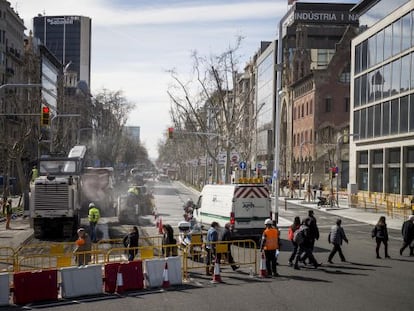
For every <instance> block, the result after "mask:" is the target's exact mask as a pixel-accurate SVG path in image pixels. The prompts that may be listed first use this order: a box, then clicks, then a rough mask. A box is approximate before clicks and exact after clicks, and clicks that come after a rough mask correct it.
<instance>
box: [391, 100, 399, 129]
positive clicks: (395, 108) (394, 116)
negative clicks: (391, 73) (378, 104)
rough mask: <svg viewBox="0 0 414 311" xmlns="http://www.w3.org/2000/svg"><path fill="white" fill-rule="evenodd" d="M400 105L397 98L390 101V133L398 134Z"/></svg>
mask: <svg viewBox="0 0 414 311" xmlns="http://www.w3.org/2000/svg"><path fill="white" fill-rule="evenodd" d="M399 115H400V105H399V101H398V99H393V100H392V101H391V134H398V127H399V126H398V124H399V121H400V120H399Z"/></svg>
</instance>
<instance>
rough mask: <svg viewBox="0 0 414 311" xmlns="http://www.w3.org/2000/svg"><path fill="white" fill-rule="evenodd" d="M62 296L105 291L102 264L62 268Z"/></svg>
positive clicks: (76, 295)
mask: <svg viewBox="0 0 414 311" xmlns="http://www.w3.org/2000/svg"><path fill="white" fill-rule="evenodd" d="M60 275H61V279H62V284H61V287H62V298H73V297H81V296H87V295H98V294H102V293H103V280H102V265H90V266H81V267H70V268H62V269H60Z"/></svg>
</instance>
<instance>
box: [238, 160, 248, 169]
mask: <svg viewBox="0 0 414 311" xmlns="http://www.w3.org/2000/svg"><path fill="white" fill-rule="evenodd" d="M239 167H240V169H241V170H245V169H246V167H247V163H246V162H244V161H242V162H240V163H239Z"/></svg>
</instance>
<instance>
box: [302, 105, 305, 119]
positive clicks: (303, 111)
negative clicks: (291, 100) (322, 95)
mask: <svg viewBox="0 0 414 311" xmlns="http://www.w3.org/2000/svg"><path fill="white" fill-rule="evenodd" d="M304 113H305V107H304V105H303V104H302V118H303V117H304V116H305V114H304Z"/></svg>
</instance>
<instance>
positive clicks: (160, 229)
mask: <svg viewBox="0 0 414 311" xmlns="http://www.w3.org/2000/svg"><path fill="white" fill-rule="evenodd" d="M158 233H159V234H162V218H161V217H160V220H159V222H158Z"/></svg>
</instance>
